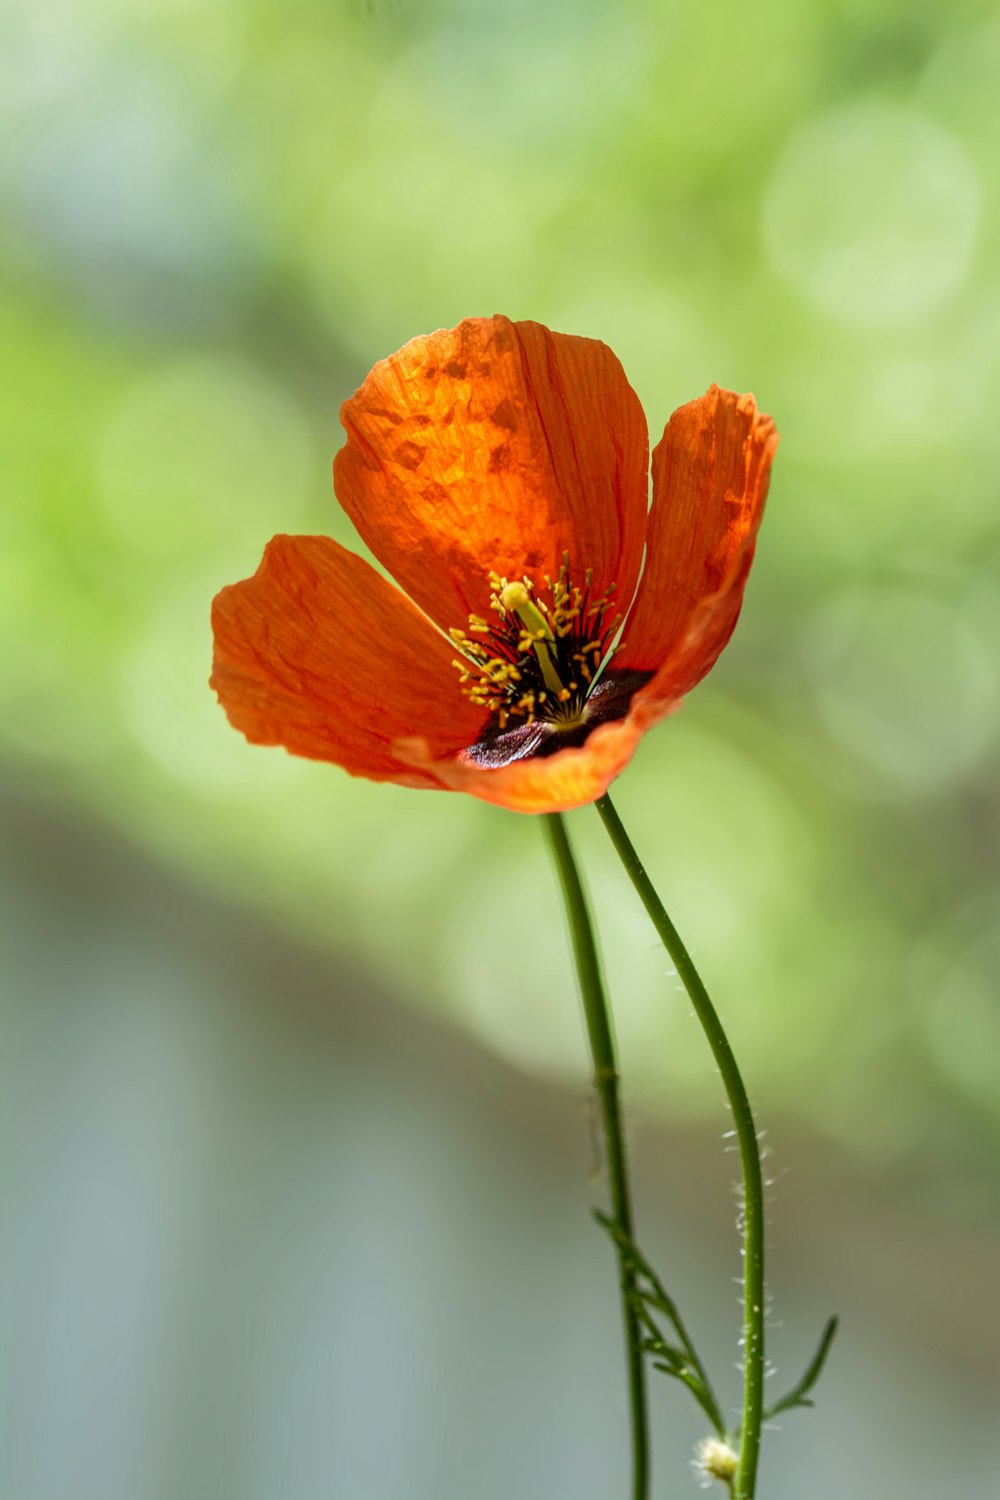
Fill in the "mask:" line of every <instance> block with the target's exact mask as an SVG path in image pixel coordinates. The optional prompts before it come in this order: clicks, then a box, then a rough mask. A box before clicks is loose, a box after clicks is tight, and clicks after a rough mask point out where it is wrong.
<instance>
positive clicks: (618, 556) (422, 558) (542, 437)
mask: <svg viewBox="0 0 1000 1500" xmlns="http://www.w3.org/2000/svg"><path fill="white" fill-rule="evenodd" d="M340 416H341V421H342V423H343V425H344V427H345V429H346V431H347V435H348V441H347V445H346V446H345V447H344V448H342V449H341V451H340V452H339V453H338V454H337V457H336V459H335V461H334V487H335V489H336V491H337V497H338V499H339V500H340V503H341V505H342V506H343V507H344V509H345V510H346V511H347V513H348V515H349V516H350V518H351V520H352V521H353V522H354V524H355V526H356V527H357V529H358V531H359V533H360V534H361V536H362V537H363V539H364V541H365V542H366V543H367V545H368V546H369V547H370V548H371V549H372V552H373V553H374V554H375V556H376V557H377V558H378V559H379V561H380V562H382V563H383V564H384V566H385V567H386V568H388V570H389V571H390V572H391V573H392V575H393V576H394V577H395V578H396V579H397V580H398V581H399V583H400V584H401V585H402V587H403V588H404V589H405V590H406V591H407V593H408V594H409V595H410V596H411V598H412V599H414V600H415V601H416V603H417V604H419V605H420V607H421V609H423V610H424V611H425V612H426V613H427V614H428V615H430V616H431V618H432V619H434V620H436V621H437V622H438V624H439V625H441V626H442V627H443V628H444V629H448V628H449V627H451V626H457V627H459V628H464V627H465V625H466V623H467V618H468V616H469V614H471V613H474V614H479V615H486V614H487V613H488V611H489V595H490V587H489V582H488V578H489V574H490V572H491V571H496V572H497V573H500V574H501V575H504V576H507V577H510V578H520V577H521V576H522V575H524V574H525V573H526V574H528V576H529V577H531V578H532V580H533V581H535V582H537V583H539V584H541V582H542V578H543V576H544V575H545V574H550V575H551V576H552V577H555V576H556V574H557V573H558V571H559V566H560V563H561V561H562V557H563V553H564V552H567V551H568V552H569V555H570V566H571V569H572V571H573V576H574V578H576V579H580V580H581V581H582V575H583V573H584V571H585V569H587V568H592V569H593V573H594V588H595V590H597V592H598V593H600V592H601V591H603V590H604V589H605V588H606V587H608V586H610V585H611V584H615V585H617V591H618V598H619V599H620V600H621V601H622V608H623V609H624V608H626V607H627V605H628V602H629V600H630V599H631V597H632V593H633V591H634V588H635V580H636V578H637V577H638V573H639V565H640V560H641V557H642V545H643V539H644V534H645V526H646V511H647V492H648V480H647V466H648V437H647V432H646V421H645V417H644V416H643V412H642V408H641V406H640V405H639V401H638V398H637V397H636V395H635V392H634V391H633V390H632V388H631V387H630V385H629V384H628V381H627V380H626V379H625V374H624V372H623V370H622V367H621V365H620V364H619V363H618V360H617V359H616V358H615V356H614V355H613V354H612V352H611V350H610V349H608V348H607V347H606V346H605V345H604V344H601V343H599V342H597V341H596V340H594V339H582V338H574V337H570V336H569V335H567V334H560V333H550V332H549V330H548V329H547V328H543V327H542V326H541V324H539V323H512V322H511V321H510V320H509V319H508V318H503V317H494V318H469V319H467V320H466V321H465V322H464V323H461V324H459V326H458V327H457V328H454V329H451V330H447V331H444V330H443V331H440V332H438V333H432V334H430V335H429V336H427V337H425V338H417V339H414V340H413V341H412V342H411V343H409V344H407V345H405V347H404V348H402V349H400V351H399V352H398V353H397V354H394V355H392V356H391V357H390V358H389V359H385V360H383V361H382V362H381V363H380V364H378V365H376V366H375V368H374V369H373V370H372V372H371V374H370V375H369V376H368V378H367V380H366V381H365V382H364V384H363V385H362V386H361V388H360V390H359V391H358V392H357V393H356V394H355V395H354V396H352V397H351V399H350V400H348V401H345V402H344V405H343V407H342V408H341V413H340Z"/></svg>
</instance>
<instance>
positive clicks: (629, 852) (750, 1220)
mask: <svg viewBox="0 0 1000 1500" xmlns="http://www.w3.org/2000/svg"><path fill="white" fill-rule="evenodd" d="M595 806H596V807H597V811H598V812H599V813H600V815H601V818H602V819H603V821H604V826H605V828H606V829H607V831H608V833H609V834H610V836H611V842H612V843H613V844H614V846H615V849H616V850H617V852H618V856H619V858H620V859H621V862H622V864H623V865H624V866H625V869H626V871H627V873H628V876H629V879H630V880H631V881H632V884H633V885H634V886H635V889H636V892H637V893H638V896H639V899H640V901H641V902H642V904H643V906H644V907H645V908H646V911H647V912H648V913H649V917H650V920H651V921H652V923H653V926H654V927H655V928H656V931H657V932H658V934H659V936H660V939H661V941H662V942H663V946H664V947H665V948H666V950H667V952H668V953H669V954H670V957H671V958H672V959H673V962H674V967H675V968H676V970H677V973H678V975H679V976H680V979H681V981H682V983H683V985H684V988H685V989H686V990H687V992H688V995H689V996H690V998H691V1004H692V1005H693V1006H694V1010H695V1014H696V1015H697V1017H698V1020H699V1021H700V1022H701V1026H702V1030H703V1031H704V1033H705V1036H706V1037H707V1039H708V1045H709V1046H710V1047H711V1049H712V1055H713V1057H714V1058H715V1061H716V1064H717V1066H718V1069H719V1072H720V1073H721V1074H722V1082H723V1084H724V1086H725V1090H726V1095H727V1097H728V1099H729V1105H730V1108H731V1109H732V1112H733V1124H734V1125H735V1127H736V1139H737V1141H738V1143H739V1148H740V1160H741V1162H742V1165H743V1357H744V1366H743V1370H744V1383H743V1424H742V1427H741V1429H740V1457H739V1466H738V1468H737V1470H736V1477H735V1483H734V1485H733V1490H734V1495H735V1500H754V1492H755V1488H756V1483H757V1461H758V1458H759V1456H760V1429H761V1422H762V1419H763V1412H764V1186H763V1181H762V1177H761V1169H760V1147H759V1144H758V1141H757V1129H756V1126H755V1125H754V1119H753V1112H752V1111H751V1109H750V1101H749V1099H748V1098H747V1091H746V1089H745V1087H744V1085H743V1079H742V1078H741V1077H740V1070H739V1068H738V1067H737V1066H736V1059H735V1057H734V1056H733V1050H732V1048H731V1047H730V1045H729V1039H728V1037H727V1036H726V1033H725V1031H724V1030H723V1027H722V1022H721V1021H720V1020H719V1017H718V1014H717V1013H716V1010H715V1006H714V1005H713V1004H712V1002H711V1000H710V999H709V996H708V991H707V990H706V988H705V986H704V984H703V983H702V980H701V976H700V974H699V973H698V970H697V969H696V968H695V966H694V964H693V963H692V962H691V955H690V954H689V953H688V951H687V949H686V948H685V946H684V943H683V942H682V940H681V937H680V934H679V933H678V931H677V928H676V927H675V926H674V924H673V922H671V920H670V918H669V917H668V915H667V913H666V911H665V910H664V907H663V903H662V901H661V900H660V898H659V896H658V895H657V894H656V891H655V890H654V889H653V885H652V882H651V881H650V879H649V876H648V875H647V874H646V871H645V870H644V869H643V867H642V862H641V860H640V859H639V856H638V854H636V852H635V849H634V848H633V847H632V842H631V840H630V838H629V836H628V834H627V833H626V832H625V829H624V827H623V826H622V822H621V819H620V818H619V816H618V814H617V812H616V811H615V809H614V807H613V806H612V803H611V798H610V797H609V796H607V795H605V796H603V797H600V798H599V799H598V801H597V802H596V804H595Z"/></svg>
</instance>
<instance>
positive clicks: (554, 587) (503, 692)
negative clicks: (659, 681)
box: [449, 553, 622, 730]
mask: <svg viewBox="0 0 1000 1500" xmlns="http://www.w3.org/2000/svg"><path fill="white" fill-rule="evenodd" d="M592 576H593V575H592V573H591V570H590V569H589V568H588V569H587V571H586V573H585V575H584V581H583V588H582V589H581V588H579V587H577V586H576V585H575V584H573V582H572V581H571V579H570V573H569V554H568V553H564V554H563V562H562V567H561V568H560V569H559V576H558V577H557V578H555V579H552V578H550V577H548V575H546V577H545V590H544V592H542V593H538V592H536V590H535V586H534V584H533V583H532V581H531V579H530V578H528V577H527V576H525V577H524V578H523V579H521V580H520V581H518V580H515V581H514V582H512V583H509V582H508V581H507V579H506V578H501V577H500V576H499V574H497V573H491V574H490V588H491V589H492V593H491V594H490V605H491V608H492V610H493V612H494V614H495V615H496V616H497V618H496V619H495V620H490V621H487V620H484V619H482V618H480V616H479V615H470V616H469V629H468V631H464V630H457V629H454V630H451V631H449V634H450V636H451V639H452V641H453V642H454V644H455V645H456V646H457V648H458V650H459V651H460V652H461V653H462V657H461V659H456V661H455V663H454V664H455V666H456V667H457V668H458V670H459V672H460V673H461V679H460V680H461V683H462V691H463V692H464V693H465V694H466V695H467V697H469V698H471V700H472V702H473V703H475V704H476V705H477V707H480V708H485V709H487V710H488V711H489V712H490V713H491V714H493V715H495V718H496V724H497V727H498V728H499V729H501V730H503V729H506V728H507V726H508V725H509V724H512V723H518V724H523V725H528V724H534V723H536V722H541V723H545V724H547V725H549V726H550V727H551V728H552V729H554V730H569V729H575V728H577V727H578V726H579V725H581V724H582V723H583V721H584V719H585V717H586V703H587V698H588V697H589V695H590V692H591V690H592V688H593V686H594V683H595V680H596V677H597V674H598V671H599V669H600V667H601V665H602V663H603V662H604V660H605V657H606V656H607V654H608V652H609V650H610V648H611V642H612V641H613V639H614V635H615V632H616V630H617V629H618V626H619V625H620V624H621V618H622V617H621V615H620V614H614V615H613V616H612V614H611V595H612V593H613V592H614V587H615V585H614V584H611V586H610V587H609V588H608V589H606V590H605V592H604V593H603V594H602V595H600V597H598V598H596V599H595V598H592V596H591V590H592Z"/></svg>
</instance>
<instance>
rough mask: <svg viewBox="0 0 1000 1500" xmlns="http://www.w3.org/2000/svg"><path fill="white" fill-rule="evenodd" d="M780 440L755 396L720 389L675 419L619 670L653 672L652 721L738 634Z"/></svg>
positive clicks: (663, 450)
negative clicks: (758, 531)
mask: <svg viewBox="0 0 1000 1500" xmlns="http://www.w3.org/2000/svg"><path fill="white" fill-rule="evenodd" d="M777 445H778V434H777V431H776V429H775V426H774V423H773V421H772V420H771V418H770V417H766V416H763V415H762V414H761V413H760V412H759V411H758V410H757V406H756V403H755V402H754V399H753V397H752V396H738V395H736V394H735V393H734V392H732V391H723V390H720V389H719V387H718V386H712V388H711V390H710V391H709V392H708V393H707V395H705V396H702V397H701V398H700V399H699V400H697V401H691V402H689V403H688V404H687V405H686V406H682V407H681V408H680V409H679V410H678V411H675V412H674V414H673V416H672V417H671V418H670V421H669V422H668V423H667V426H666V429H665V431H664V434H663V438H662V440H661V441H660V442H659V443H658V444H657V446H656V448H655V450H654V452H653V505H652V509H651V511H650V515H649V531H648V536H647V543H646V567H645V571H644V573H643V576H642V580H641V582H640V584H639V591H638V595H637V597H636V601H635V604H634V606H633V608H632V612H631V614H630V615H629V617H628V620H627V621H626V624H625V632H624V643H623V645H622V647H621V648H620V651H619V654H618V655H617V656H616V664H619V665H620V666H621V667H622V668H624V669H628V670H632V671H645V672H653V673H654V674H655V676H654V678H653V681H652V682H650V683H649V685H648V686H647V687H646V688H644V689H643V690H642V691H641V692H640V693H639V694H638V695H637V698H636V709H637V710H638V711H639V713H640V716H641V717H642V718H644V719H645V720H646V721H647V722H652V721H653V720H654V719H655V718H657V717H662V715H663V714H664V713H667V712H669V711H670V709H671V708H672V707H675V706H676V705H677V703H678V701H679V699H680V698H681V697H683V695H684V694H685V693H687V692H689V691H690V689H691V688H693V687H694V686H695V684H696V683H698V682H700V681H701V679H702V677H704V676H705V673H706V672H708V671H709V670H710V668H711V667H712V666H713V665H714V663H715V661H716V659H717V657H718V656H719V653H720V652H721V651H722V648H723V647H724V646H725V644H726V642H727V641H728V640H729V637H730V636H731V635H732V633H733V628H734V627H735V625H736V621H737V618H738V616H739V612H740V608H741V605H742V602H743V589H744V586H745V584H746V580H747V576H748V574H749V571H750V565H751V563H752V562H753V555H754V547H755V542H756V535H757V528H758V527H759V525H760V522H761V517H762V516H763V513H764V501H765V499H766V496H767V487H768V480H769V478H770V472H771V462H772V459H773V458H774V452H775V449H776V448H777Z"/></svg>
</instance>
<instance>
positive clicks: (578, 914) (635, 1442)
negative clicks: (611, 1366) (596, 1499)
mask: <svg viewBox="0 0 1000 1500" xmlns="http://www.w3.org/2000/svg"><path fill="white" fill-rule="evenodd" d="M544 816H545V825H546V830H547V832H548V835H549V842H550V844H551V846H552V853H553V855H554V857H555V862H556V869H557V871H558V874H559V884H560V886H561V887H562V893H563V899H564V900H565V903H566V915H567V917H568V919H569V928H570V936H571V938H572V941H573V957H574V958H575V960H576V971H577V975H578V977H579V980H580V992H581V994H582V996H583V1009H584V1014H585V1016H586V1020H587V1035H588V1037H589V1038H590V1052H591V1057H592V1058H593V1063H594V1086H595V1088H596V1089H597V1094H598V1098H599V1099H600V1102H601V1113H602V1116H603V1120H604V1141H605V1148H606V1150H607V1156H608V1182H609V1187H610V1190H611V1207H612V1211H613V1213H614V1218H615V1222H616V1223H617V1224H618V1226H619V1228H620V1230H621V1232H622V1235H623V1237H624V1239H625V1240H626V1241H628V1240H631V1238H632V1203H631V1196H630V1192H629V1182H628V1168H627V1166H626V1162H625V1143H624V1140H623V1136H622V1121H621V1109H620V1106H619V1101H618V1064H617V1059H616V1057H615V1044H614V1038H613V1036H612V1032H611V1019H610V1015H609V1011H608V1001H607V996H606V994H605V990H604V979H603V976H602V974H601V963H600V959H599V958H598V955H597V945H596V943H595V941H594V929H593V925H592V923H591V920H590V912H589V910H588V907H587V898H586V895H585V893H584V889H583V884H582V882H581V880H580V873H579V871H578V870H577V867H576V861H575V859H574V858H573V850H572V848H571V847H570V842H569V838H568V836H567V833H566V827H565V824H564V822H563V819H562V815H561V814H560V813H546V814H545V815H544ZM618 1267H619V1279H620V1284H621V1293H622V1315H623V1318H624V1322H625V1339H626V1353H627V1359H628V1381H629V1402H630V1408H631V1416H632V1496H633V1500H647V1496H648V1493H649V1431H648V1423H647V1417H646V1371H645V1366H644V1363H643V1353H642V1333H641V1329H640V1326H639V1319H638V1317H637V1315H636V1312H635V1310H634V1306H633V1300H634V1297H635V1270H634V1268H633V1265H632V1263H631V1261H630V1259H629V1257H628V1254H627V1252H626V1250H625V1249H624V1247H623V1246H619V1250H618Z"/></svg>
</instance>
